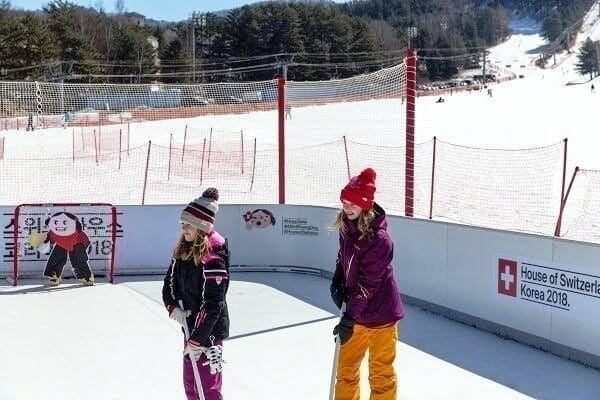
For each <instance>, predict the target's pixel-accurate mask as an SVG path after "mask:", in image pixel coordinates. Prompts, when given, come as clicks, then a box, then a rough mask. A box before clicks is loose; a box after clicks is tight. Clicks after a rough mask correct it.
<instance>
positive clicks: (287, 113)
mask: <svg viewBox="0 0 600 400" xmlns="http://www.w3.org/2000/svg"><path fill="white" fill-rule="evenodd" d="M288 117H289V119H292V105H291V104H290V103H289V102H287V101H286V103H285V119H288Z"/></svg>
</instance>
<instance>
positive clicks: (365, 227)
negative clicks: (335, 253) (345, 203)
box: [331, 208, 375, 239]
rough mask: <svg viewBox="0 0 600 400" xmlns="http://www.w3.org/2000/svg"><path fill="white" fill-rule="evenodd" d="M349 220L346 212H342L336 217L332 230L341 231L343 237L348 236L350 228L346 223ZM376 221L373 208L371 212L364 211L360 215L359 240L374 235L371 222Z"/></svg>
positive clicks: (358, 221)
mask: <svg viewBox="0 0 600 400" xmlns="http://www.w3.org/2000/svg"><path fill="white" fill-rule="evenodd" d="M347 219H348V216H347V215H346V213H345V212H344V210H343V209H342V210H340V211H339V212H338V214H337V216H336V217H335V221H333V224H331V228H333V229H339V231H340V233H341V234H342V236H345V235H346V232H347V231H348V226H347V225H346V223H345V221H346V220H347ZM374 219H375V211H373V209H372V208H371V209H370V210H362V211H361V212H360V214H359V215H358V220H357V224H356V225H357V227H358V231H359V232H360V237H359V239H362V238H363V237H365V236H371V235H373V228H371V222H373V220H374Z"/></svg>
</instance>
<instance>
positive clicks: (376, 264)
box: [331, 168, 404, 400]
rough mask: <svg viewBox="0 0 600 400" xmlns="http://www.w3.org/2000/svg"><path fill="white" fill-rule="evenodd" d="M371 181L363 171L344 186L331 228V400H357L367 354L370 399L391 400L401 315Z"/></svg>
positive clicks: (383, 223)
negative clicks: (335, 315)
mask: <svg viewBox="0 0 600 400" xmlns="http://www.w3.org/2000/svg"><path fill="white" fill-rule="evenodd" d="M375 177H376V174H375V171H374V170H373V169H371V168H367V169H365V170H363V171H362V172H361V173H360V175H358V176H355V177H353V178H352V179H351V180H350V182H348V184H347V185H346V186H345V187H344V188H343V189H342V192H341V194H340V199H341V201H342V210H340V212H339V214H338V216H337V218H336V221H335V222H334V224H333V226H334V227H336V228H337V229H338V230H339V234H340V249H339V252H338V256H337V261H336V268H335V273H334V275H333V279H332V282H331V297H332V299H333V301H334V302H335V304H336V305H337V306H338V308H341V307H342V306H343V305H344V306H345V312H344V313H343V315H342V318H341V319H340V322H339V324H338V325H337V326H336V327H335V328H334V330H333V334H334V335H336V340H337V341H339V343H341V346H340V353H339V359H338V365H337V371H336V373H337V377H336V384H335V400H358V399H359V398H360V387H359V381H360V375H359V370H360V364H361V361H362V359H363V358H364V355H365V353H366V351H367V349H368V350H369V383H370V386H371V397H370V399H371V400H395V399H396V391H397V384H396V373H395V371H394V367H393V363H394V359H395V357H396V342H397V341H398V331H397V328H396V325H397V322H398V321H399V320H400V319H402V318H403V317H404V310H403V307H402V301H401V299H400V295H399V293H398V288H397V286H396V281H395V279H394V270H393V267H392V258H393V252H394V244H393V242H392V239H391V238H390V236H389V235H388V232H387V221H386V218H385V211H384V210H383V208H381V207H380V206H379V205H378V204H377V203H375V202H374V199H375V189H376V188H375Z"/></svg>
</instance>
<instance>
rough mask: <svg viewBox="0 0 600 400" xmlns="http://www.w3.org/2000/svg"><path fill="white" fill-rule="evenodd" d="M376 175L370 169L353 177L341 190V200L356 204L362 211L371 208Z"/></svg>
mask: <svg viewBox="0 0 600 400" xmlns="http://www.w3.org/2000/svg"><path fill="white" fill-rule="evenodd" d="M376 177H377V174H376V173H375V171H374V170H373V169H372V168H366V169H364V170H363V171H362V172H361V173H360V175H358V176H353V177H352V179H350V182H348V184H347V185H346V186H345V187H344V188H343V189H342V193H341V194H340V199H341V200H346V201H349V202H350V203H353V204H356V205H357V206H359V207H360V208H362V209H363V210H370V209H371V208H373V200H375V178H376Z"/></svg>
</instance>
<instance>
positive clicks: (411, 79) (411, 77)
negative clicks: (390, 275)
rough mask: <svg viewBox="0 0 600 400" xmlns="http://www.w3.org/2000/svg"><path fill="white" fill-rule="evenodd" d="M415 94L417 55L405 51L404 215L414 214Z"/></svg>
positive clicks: (410, 51)
mask: <svg viewBox="0 0 600 400" xmlns="http://www.w3.org/2000/svg"><path fill="white" fill-rule="evenodd" d="M416 92H417V53H416V51H415V50H414V49H407V50H406V160H405V166H406V167H405V175H406V176H405V182H404V188H405V189H404V215H406V216H407V217H412V216H413V213H414V193H415V98H416Z"/></svg>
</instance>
